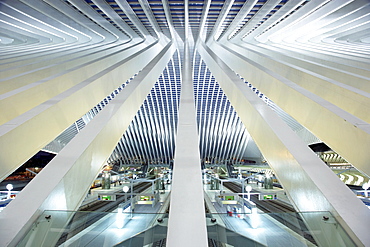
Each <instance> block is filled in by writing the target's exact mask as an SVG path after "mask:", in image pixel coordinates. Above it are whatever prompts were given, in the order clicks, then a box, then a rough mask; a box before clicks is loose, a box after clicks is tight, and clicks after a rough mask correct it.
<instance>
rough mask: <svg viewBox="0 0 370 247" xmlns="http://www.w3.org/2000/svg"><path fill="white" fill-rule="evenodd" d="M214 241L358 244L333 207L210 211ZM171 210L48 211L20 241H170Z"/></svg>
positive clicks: (80, 243) (29, 243) (220, 243)
mask: <svg viewBox="0 0 370 247" xmlns="http://www.w3.org/2000/svg"><path fill="white" fill-rule="evenodd" d="M206 220H207V231H208V243H209V246H237V247H238V246H255V247H259V246H294V247H299V246H336V247H337V246H345V247H349V246H355V244H354V243H353V242H352V241H351V239H350V238H349V237H348V236H347V234H346V233H345V231H344V230H343V229H342V227H341V226H340V225H339V224H338V222H337V221H336V220H335V218H334V217H333V216H332V215H331V214H330V213H329V212H305V213H279V214H278V213H274V214H257V213H252V214H241V213H223V214H207V215H206ZM167 222H168V215H167V214H143V213H130V212H127V213H126V212H115V213H99V212H81V211H78V212H71V211H45V212H44V213H43V214H42V215H41V216H40V217H39V218H38V219H37V220H36V222H35V223H34V224H33V226H32V229H31V230H30V231H29V232H28V233H27V234H26V236H25V237H24V239H23V240H22V241H21V242H20V243H19V244H18V246H38V247H41V246H76V247H77V246H122V247H123V246H125V247H127V246H133V247H138V246H165V243H166V235H167Z"/></svg>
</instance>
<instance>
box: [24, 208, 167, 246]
mask: <svg viewBox="0 0 370 247" xmlns="http://www.w3.org/2000/svg"><path fill="white" fill-rule="evenodd" d="M167 219H168V215H167V214H143V213H130V212H127V213H126V212H115V213H105V212H104V213H103V212H85V211H77V212H75V211H45V212H44V213H43V214H42V215H41V216H40V217H39V218H38V219H37V221H36V222H35V223H34V224H33V226H32V229H31V230H30V231H29V232H28V233H27V235H26V236H25V237H24V239H23V240H22V241H21V242H20V243H19V244H18V246H38V247H41V246H48V247H49V246H71V247H72V246H145V245H147V244H152V243H156V242H158V241H159V242H160V241H161V240H163V239H165V238H166V233H167ZM142 233H145V237H144V234H142ZM127 242H129V243H127Z"/></svg>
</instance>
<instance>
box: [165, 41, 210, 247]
mask: <svg viewBox="0 0 370 247" xmlns="http://www.w3.org/2000/svg"><path fill="white" fill-rule="evenodd" d="M178 121H179V122H178V127H177V136H176V150H175V163H174V168H173V180H172V190H171V201H170V214H169V221H168V232H167V245H166V246H168V247H188V246H197V247H198V246H202V247H205V246H208V240H207V229H206V220H205V209H204V195H203V184H202V171H201V166H200V153H199V140H198V131H197V124H196V111H195V102H194V93H193V80H192V66H191V58H190V52H189V44H188V43H187V42H186V43H185V51H184V63H183V70H182V86H181V98H180V107H179V120H178Z"/></svg>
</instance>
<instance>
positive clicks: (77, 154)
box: [0, 44, 174, 246]
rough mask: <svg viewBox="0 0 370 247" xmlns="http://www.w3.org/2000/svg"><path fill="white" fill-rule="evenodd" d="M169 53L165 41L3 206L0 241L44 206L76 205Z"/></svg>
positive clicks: (10, 239)
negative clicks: (140, 69) (133, 76)
mask: <svg viewBox="0 0 370 247" xmlns="http://www.w3.org/2000/svg"><path fill="white" fill-rule="evenodd" d="M173 52H174V46H173V45H171V44H168V45H167V46H166V47H165V48H164V49H163V50H162V51H161V52H160V53H159V54H158V55H157V56H156V57H155V58H154V59H153V60H152V61H150V63H149V64H148V65H147V66H146V67H145V68H144V69H143V70H142V72H140V73H139V75H138V76H137V77H135V79H134V80H132V81H131V83H130V84H129V85H127V87H125V89H124V90H123V91H122V92H121V93H120V94H118V95H117V96H116V97H115V98H114V99H113V100H111V101H110V103H109V104H108V105H107V106H106V107H105V108H104V109H103V110H102V111H100V112H99V114H98V115H97V116H96V117H95V118H94V119H93V120H91V122H90V123H89V124H88V125H87V126H86V127H85V128H84V129H83V130H82V131H81V132H79V134H78V135H77V136H76V137H75V138H73V139H72V141H71V142H70V143H69V144H68V145H67V146H66V147H65V148H64V149H63V150H62V151H61V152H60V153H59V154H58V155H57V156H56V157H55V158H54V159H53V160H52V161H51V162H50V163H49V164H48V165H47V166H46V167H45V168H44V169H43V170H42V171H41V172H40V173H39V174H38V175H37V176H36V178H34V179H33V180H32V181H31V182H30V183H29V184H28V185H27V186H26V187H25V188H24V189H23V190H22V192H21V193H19V195H18V196H17V198H16V199H14V201H12V202H11V203H10V204H9V205H8V206H7V207H6V208H5V209H4V210H3V212H2V213H1V214H0V246H15V245H16V244H17V243H18V241H19V240H20V239H21V237H22V236H23V235H24V234H25V233H27V231H29V230H30V227H31V225H32V223H33V222H34V220H35V219H36V218H37V217H38V216H39V215H41V214H42V212H43V211H44V210H69V211H73V210H77V208H78V207H79V205H80V204H81V202H82V200H83V199H84V197H85V196H86V193H87V191H88V189H89V188H90V186H91V184H92V182H93V180H94V179H95V178H96V176H97V175H98V173H99V172H100V170H101V168H102V166H103V165H104V163H105V162H106V160H107V159H108V157H109V156H110V154H111V153H112V151H113V149H114V148H115V146H116V145H117V142H118V141H119V139H120V138H121V137H122V135H123V133H124V132H125V130H126V129H127V128H128V126H129V124H130V122H131V121H132V119H133V118H134V116H135V114H136V113H137V110H138V109H139V107H140V106H141V104H142V103H143V101H144V100H145V98H146V96H147V95H148V93H149V92H150V90H151V88H152V87H153V85H154V83H155V82H156V80H157V79H158V77H159V75H160V74H161V72H162V70H163V68H164V67H165V66H166V64H167V63H168V61H169V59H170V58H171V57H172V54H173ZM122 69H123V70H124V69H125V68H122ZM39 128H42V127H41V126H39ZM29 131H34V130H33V129H31V128H30V129H29ZM25 202H27V205H26V209H25V204H24V203H25ZM67 218H68V217H66V218H65V220H66V219H67ZM52 220H53V219H52ZM59 220H63V218H61V219H59ZM63 223H64V224H65V223H66V222H63V221H61V222H60V223H59V225H60V226H63ZM52 237H54V239H50V242H48V244H50V246H53V243H55V241H57V240H58V237H59V235H58V234H56V235H52ZM35 239H36V240H37V238H35ZM30 244H31V245H32V243H30ZM32 246H39V245H37V244H36V243H35V244H33V245H32Z"/></svg>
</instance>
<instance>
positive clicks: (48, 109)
mask: <svg viewBox="0 0 370 247" xmlns="http://www.w3.org/2000/svg"><path fill="white" fill-rule="evenodd" d="M162 47H163V46H162V44H159V43H158V44H157V45H154V46H151V47H149V48H148V49H145V50H144V51H143V52H139V53H137V54H134V55H133V56H132V57H128V58H127V59H123V60H120V61H117V62H116V63H114V64H113V65H111V66H110V67H108V68H106V69H105V70H103V71H100V70H98V73H96V74H92V75H91V74H90V73H89V75H90V77H88V78H85V77H84V76H83V75H76V76H77V77H78V78H81V77H82V81H78V82H76V85H74V86H73V87H71V88H69V89H68V90H65V91H62V92H60V93H59V94H58V95H56V96H54V97H51V98H50V99H48V100H46V101H45V102H43V103H41V104H39V105H37V106H35V107H34V108H32V109H30V110H29V111H27V112H25V113H23V114H21V115H19V116H18V117H16V118H14V119H12V120H10V121H8V122H6V123H5V124H3V125H1V126H0V147H1V149H0V163H1V164H2V165H1V166H0V181H1V180H3V179H4V178H6V177H7V176H8V175H9V174H11V173H12V172H13V171H14V170H16V169H17V168H18V167H19V166H20V165H22V164H23V163H24V162H26V161H27V160H28V159H29V158H30V157H32V156H33V155H34V154H36V153H37V152H38V151H39V150H40V149H41V148H43V147H44V146H45V145H47V144H48V143H49V142H51V141H52V140H53V139H54V138H55V137H57V136H58V135H59V134H60V133H61V132H62V131H64V130H65V129H66V128H68V127H69V126H70V125H71V124H73V123H74V122H75V121H76V120H77V119H78V118H80V117H81V116H83V115H84V114H85V113H87V112H88V111H89V110H90V109H91V108H93V107H94V106H95V105H96V104H97V103H99V102H100V101H101V100H102V99H104V98H105V97H106V96H107V95H109V94H111V93H112V91H113V90H115V89H117V88H118V87H119V86H120V85H122V84H123V83H124V82H125V81H126V80H127V79H129V78H130V77H131V76H133V74H135V72H138V71H140V70H141V69H142V68H143V67H144V66H145V65H146V64H147V63H149V61H150V60H151V59H153V58H154V57H155V56H156V55H157V54H158V52H159V51H160V50H161V49H162ZM80 73H81V74H83V73H88V72H86V71H84V70H82V71H80ZM70 79H71V78H70ZM71 80H72V79H71ZM35 100H36V99H35ZM14 104H17V103H16V102H14Z"/></svg>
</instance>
